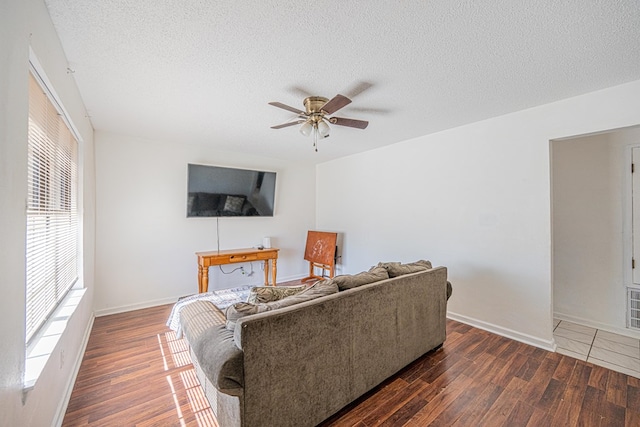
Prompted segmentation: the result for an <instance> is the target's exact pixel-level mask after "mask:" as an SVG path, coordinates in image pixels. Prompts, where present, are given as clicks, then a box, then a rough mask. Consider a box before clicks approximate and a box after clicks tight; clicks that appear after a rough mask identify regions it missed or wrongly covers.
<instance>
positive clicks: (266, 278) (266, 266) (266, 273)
mask: <svg viewBox="0 0 640 427" xmlns="http://www.w3.org/2000/svg"><path fill="white" fill-rule="evenodd" d="M264 285H265V286H269V260H268V259H265V260H264Z"/></svg>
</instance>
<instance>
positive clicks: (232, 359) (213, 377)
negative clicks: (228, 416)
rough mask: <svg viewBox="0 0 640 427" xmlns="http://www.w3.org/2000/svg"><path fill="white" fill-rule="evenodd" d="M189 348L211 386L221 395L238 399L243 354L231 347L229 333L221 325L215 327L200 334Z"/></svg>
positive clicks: (231, 340)
mask: <svg viewBox="0 0 640 427" xmlns="http://www.w3.org/2000/svg"><path fill="white" fill-rule="evenodd" d="M191 346H192V347H193V351H194V353H195V355H196V357H197V358H198V363H199V364H200V367H201V368H202V370H203V371H204V373H205V375H206V376H207V378H209V381H211V384H213V385H214V386H215V387H216V388H217V389H218V390H219V391H220V392H222V393H225V394H229V395H232V396H239V395H240V394H241V393H242V388H243V386H244V367H243V366H244V361H243V353H242V351H240V349H239V348H238V347H236V345H235V342H234V339H233V332H231V331H229V330H228V329H227V328H226V327H225V326H224V325H215V326H212V327H211V328H209V329H207V330H206V331H204V332H203V333H202V334H201V335H200V336H199V337H198V338H197V339H196V340H195V342H193V343H191Z"/></svg>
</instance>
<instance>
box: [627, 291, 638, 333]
mask: <svg viewBox="0 0 640 427" xmlns="http://www.w3.org/2000/svg"><path fill="white" fill-rule="evenodd" d="M627 289H628V292H627V306H628V307H629V317H628V318H629V328H631V329H636V330H639V331H640V289H633V288H627Z"/></svg>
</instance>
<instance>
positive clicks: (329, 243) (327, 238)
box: [302, 231, 338, 282]
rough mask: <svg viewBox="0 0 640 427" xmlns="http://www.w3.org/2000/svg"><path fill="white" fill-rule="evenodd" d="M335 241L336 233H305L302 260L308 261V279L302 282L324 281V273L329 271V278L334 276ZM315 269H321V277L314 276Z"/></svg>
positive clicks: (336, 238)
mask: <svg viewBox="0 0 640 427" xmlns="http://www.w3.org/2000/svg"><path fill="white" fill-rule="evenodd" d="M337 240H338V233H330V232H325V231H308V232H307V245H306V247H305V251H304V259H306V260H307V261H309V277H305V278H304V279H302V281H303V282H306V281H308V280H318V279H320V280H321V279H324V278H325V276H324V272H325V271H327V270H328V271H329V277H333V276H335V273H336V242H337ZM315 268H320V269H322V276H318V275H316V274H315Z"/></svg>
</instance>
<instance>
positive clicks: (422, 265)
mask: <svg viewBox="0 0 640 427" xmlns="http://www.w3.org/2000/svg"><path fill="white" fill-rule="evenodd" d="M378 267H382V268H384V269H385V270H387V272H388V273H389V277H392V278H393V277H398V276H402V275H404V274H410V273H417V272H418V271H424V270H429V269H431V268H432V267H431V262H430V261H425V260H419V261H416V262H411V263H408V264H401V263H399V262H380V263H378Z"/></svg>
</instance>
